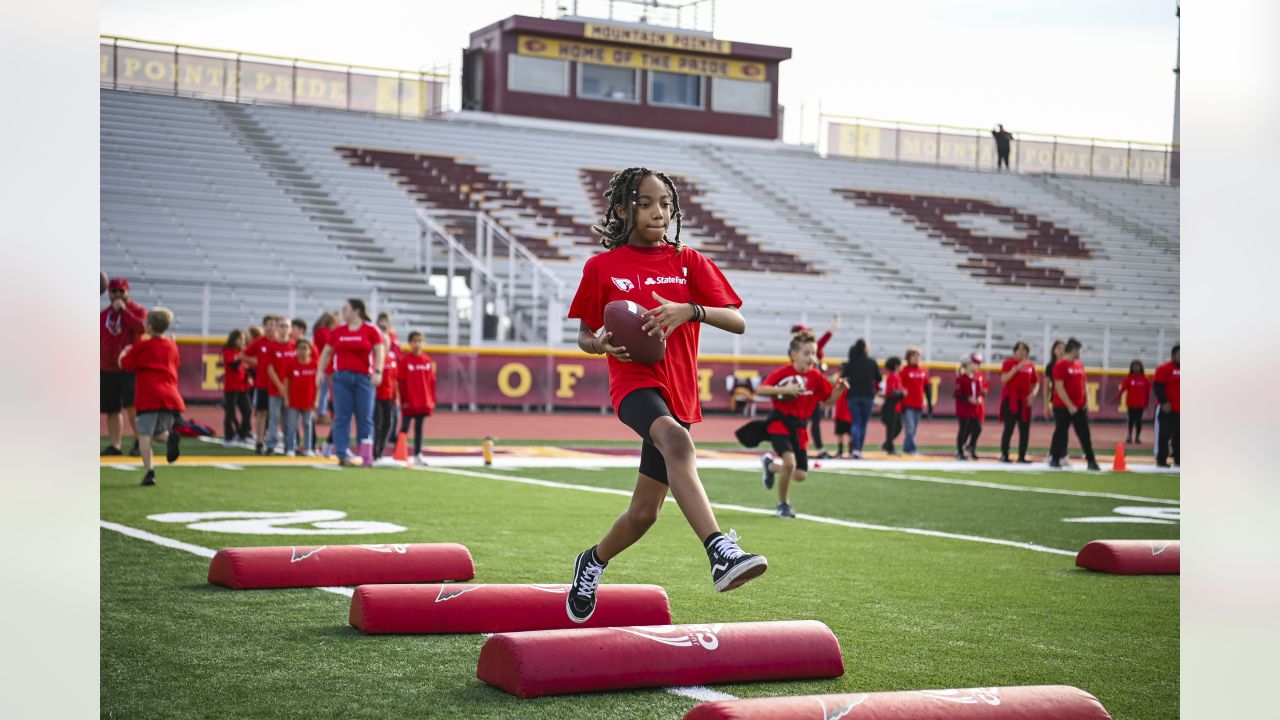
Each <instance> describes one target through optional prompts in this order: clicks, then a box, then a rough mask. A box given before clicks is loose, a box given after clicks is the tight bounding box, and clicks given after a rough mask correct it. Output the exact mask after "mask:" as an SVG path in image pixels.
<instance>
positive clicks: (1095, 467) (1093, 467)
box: [1089, 462, 1102, 472]
mask: <svg viewBox="0 0 1280 720" xmlns="http://www.w3.org/2000/svg"><path fill="white" fill-rule="evenodd" d="M1089 469H1090V470H1092V471H1094V472H1102V468H1101V467H1098V463H1096V462H1090V463H1089Z"/></svg>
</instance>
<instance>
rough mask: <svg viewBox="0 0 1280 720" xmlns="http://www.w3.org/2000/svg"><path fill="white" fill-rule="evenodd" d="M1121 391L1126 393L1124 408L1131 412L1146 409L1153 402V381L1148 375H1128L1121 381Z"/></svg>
mask: <svg viewBox="0 0 1280 720" xmlns="http://www.w3.org/2000/svg"><path fill="white" fill-rule="evenodd" d="M1120 390H1121V391H1123V392H1124V406H1125V407H1126V408H1129V409H1131V410H1134V409H1138V408H1144V409H1145V408H1146V407H1147V403H1148V402H1150V401H1151V381H1150V380H1148V379H1147V376H1146V375H1126V376H1125V377H1124V380H1121V381H1120Z"/></svg>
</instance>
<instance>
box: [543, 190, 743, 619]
mask: <svg viewBox="0 0 1280 720" xmlns="http://www.w3.org/2000/svg"><path fill="white" fill-rule="evenodd" d="M605 197H606V198H607V201H606V205H607V209H606V214H605V217H604V219H603V220H602V221H601V223H600V225H598V226H596V227H595V230H596V231H597V232H599V233H600V234H601V236H602V240H601V244H602V245H604V247H605V249H606V251H605V252H602V253H598V254H596V255H594V256H592V257H591V258H589V259H588V260H587V262H586V264H585V265H584V266H583V268H582V282H581V283H580V284H579V286H578V291H577V293H576V294H575V295H574V298H573V302H572V304H571V305H570V308H569V317H570V318H577V319H579V320H580V321H581V322H580V324H579V330H578V347H580V348H581V349H582V350H583V351H584V352H587V353H590V354H593V355H607V356H608V368H609V395H610V398H611V399H612V401H613V407H614V411H615V412H616V413H617V414H618V419H620V420H621V421H622V422H623V423H624V424H626V425H627V426H628V427H630V428H631V429H632V430H635V432H636V434H637V435H639V436H640V437H641V439H642V440H643V445H642V446H641V451H640V477H639V478H638V479H637V481H636V489H635V491H634V493H633V494H632V496H631V506H630V507H629V508H628V509H627V511H626V512H624V513H623V514H622V515H621V516H620V517H619V518H618V519H617V521H616V522H614V524H613V527H612V528H611V529H610V530H609V531H608V532H607V533H606V534H605V536H604V538H603V539H602V540H601V541H600V543H599V544H598V545H596V546H594V547H592V548H589V549H587V550H585V551H583V552H582V553H580V554H579V555H578V557H577V560H576V561H575V562H574V569H573V574H574V577H573V583H572V584H571V586H570V589H569V597H568V599H567V602H566V605H567V610H568V614H569V618H570V619H571V620H573V621H574V622H586V621H587V619H589V618H590V617H591V614H592V613H593V612H595V603H596V588H597V587H598V585H599V582H600V576H601V574H602V573H603V572H604V569H605V567H606V565H607V564H608V561H609V560H611V559H613V558H614V557H616V556H617V555H618V553H621V552H622V551H623V550H625V549H626V548H628V547H630V546H631V545H632V544H634V543H635V542H636V541H637V540H639V539H640V538H641V537H642V536H643V535H644V534H645V532H647V531H648V530H649V528H650V527H651V526H652V525H653V523H654V521H655V520H656V519H657V517H658V511H659V510H660V509H661V508H662V505H663V502H664V501H665V500H666V497H667V491H668V489H669V490H670V491H671V493H672V494H673V495H674V496H675V500H676V503H677V504H678V505H679V506H680V510H681V512H683V513H684V516H685V519H687V520H688V521H689V524H690V526H692V528H693V530H694V532H695V533H696V534H697V536H698V539H699V540H701V541H702V544H703V548H704V549H705V550H706V552H707V558H708V560H710V564H711V579H712V583H713V584H714V585H715V588H716V590H717V591H720V592H725V591H728V590H733V589H734V588H737V587H739V586H741V585H742V584H743V583H745V582H747V581H749V580H751V579H753V578H756V577H758V576H760V575H761V574H763V573H764V572H765V570H766V569H767V567H768V561H767V560H766V559H765V558H764V557H762V556H760V555H751V554H748V553H745V552H743V551H742V550H741V549H740V548H739V547H738V543H737V534H736V533H735V532H733V531H732V530H730V532H729V534H728V535H725V534H723V533H721V532H720V527H719V525H717V524H716V519H715V514H714V513H713V512H712V510H711V503H710V502H709V501H708V500H707V495H706V492H705V491H704V490H703V488H702V482H701V480H700V479H699V478H698V468H697V464H696V457H695V453H696V450H695V448H694V445H693V438H692V437H691V436H690V435H689V427H690V425H691V424H692V423H696V422H700V421H701V420H702V408H701V406H700V405H699V400H698V374H697V373H698V371H697V353H698V335H699V332H700V328H701V324H703V323H705V324H707V325H711V326H713V327H717V328H720V329H722V330H727V331H729V332H732V333H736V334H741V333H742V332H743V331H744V330H745V329H746V321H745V320H744V319H743V317H742V314H741V313H740V312H738V307H739V306H740V305H741V304H742V300H741V299H740V298H739V297H738V295H737V293H735V292H734V291H733V288H732V287H731V286H730V285H729V281H728V280H727V279H726V278H725V277H724V275H723V274H722V273H721V272H720V269H719V268H717V267H716V265H715V263H713V262H711V260H709V259H708V258H707V257H706V256H705V255H703V254H702V253H699V252H698V251H697V250H694V249H692V248H688V247H685V246H683V245H682V244H681V243H680V216H681V214H680V199H679V196H678V195H677V194H676V188H675V185H674V184H673V183H672V182H671V180H670V178H668V177H667V176H666V175H664V174H662V173H659V172H656V171H653V170H649V169H648V168H643V167H632V168H627V169H626V170H623V171H621V172H619V173H617V174H616V175H614V176H613V178H612V179H611V180H610V182H609V189H608V191H606V192H605ZM672 221H674V222H675V226H676V232H675V238H674V239H669V238H668V237H667V235H666V230H667V228H668V227H669V225H670V224H671V222H672ZM658 287H660V288H661V294H659V293H658V292H656V291H655V290H656V288H658ZM664 296H665V297H664ZM668 298H670V299H668ZM613 300H631V301H633V302H637V303H640V304H642V305H645V306H654V307H653V308H652V309H651V310H648V311H646V312H645V316H646V317H647V318H648V322H647V323H646V324H645V326H644V330H645V331H646V332H648V333H649V334H651V335H659V336H660V337H661V338H663V339H664V340H665V341H666V353H665V356H664V357H663V359H662V360H661V361H660V362H657V363H655V364H652V365H645V364H641V363H637V362H632V361H631V356H630V355H629V354H628V353H627V348H626V347H625V346H617V345H613V344H612V341H611V339H612V334H611V333H609V332H605V333H603V334H599V335H598V334H597V329H599V328H602V327H603V326H604V308H605V305H607V304H608V303H609V302H611V301H613ZM668 485H669V486H670V487H668Z"/></svg>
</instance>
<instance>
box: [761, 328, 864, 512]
mask: <svg viewBox="0 0 1280 720" xmlns="http://www.w3.org/2000/svg"><path fill="white" fill-rule="evenodd" d="M787 354H788V355H789V356H790V358H791V363H790V364H789V365H783V366H782V367H780V368H778V369H777V370H774V371H773V372H772V373H769V376H768V377H766V378H765V379H764V382H763V383H761V384H760V388H759V389H758V390H757V391H756V394H758V395H760V396H761V397H772V398H773V412H771V413H769V417H767V418H765V422H767V423H768V427H767V428H766V430H767V432H768V433H769V441H770V442H771V443H772V444H773V451H774V452H775V453H777V458H776V461H775V458H774V457H773V456H771V455H770V454H769V453H765V454H764V455H763V456H761V458H760V462H761V464H762V465H763V466H764V475H763V477H762V478H761V480H762V482H763V483H764V487H765V489H767V490H768V489H772V488H773V485H774V477H775V475H776V476H777V480H778V508H777V510H776V511H775V512H774V514H775V515H777V516H778V517H783V518H794V517H795V516H796V514H795V512H794V511H793V510H792V509H791V502H790V490H791V481H793V480H794V481H795V482H804V480H805V478H806V477H808V475H809V454H808V449H809V430H808V428H807V427H805V426H806V425H807V424H808V420H809V418H811V417H813V410H814V408H816V407H818V405H819V403H821V404H823V405H830V404H831V403H833V402H835V393H834V392H833V391H834V390H835V389H836V388H840V389H842V390H843V389H846V388H848V384H847V381H846V380H845V379H844V378H843V377H842V378H840V380H839V381H838V382H837V383H836V384H835V385H832V383H831V381H830V380H828V379H827V378H826V376H825V375H823V374H822V371H821V370H819V369H818V368H817V364H818V342H817V339H816V338H814V336H813V333H811V332H809V331H807V330H802V331H800V332H798V333H796V334H795V335H792V336H791V345H790V347H789V348H788V349H787Z"/></svg>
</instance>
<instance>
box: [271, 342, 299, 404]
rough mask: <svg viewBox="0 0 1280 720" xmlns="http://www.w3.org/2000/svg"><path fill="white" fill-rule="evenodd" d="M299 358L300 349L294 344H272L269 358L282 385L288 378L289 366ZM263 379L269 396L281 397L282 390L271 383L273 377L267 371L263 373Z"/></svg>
mask: <svg viewBox="0 0 1280 720" xmlns="http://www.w3.org/2000/svg"><path fill="white" fill-rule="evenodd" d="M297 356H298V348H297V347H296V346H294V344H293V343H292V342H273V343H271V353H270V354H269V355H268V356H267V358H268V362H269V364H270V367H271V368H273V369H274V370H275V371H276V379H277V380H279V381H280V382H281V383H283V382H284V381H285V378H286V377H287V375H286V373H288V372H289V364H290V363H292V362H293V359H294V358H295V357H297ZM262 378H263V379H264V380H265V382H266V383H267V395H268V396H270V397H277V396H278V395H280V389H279V388H277V387H276V384H275V383H273V382H271V376H270V375H268V374H266V370H265V369H264V370H263V371H262Z"/></svg>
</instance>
